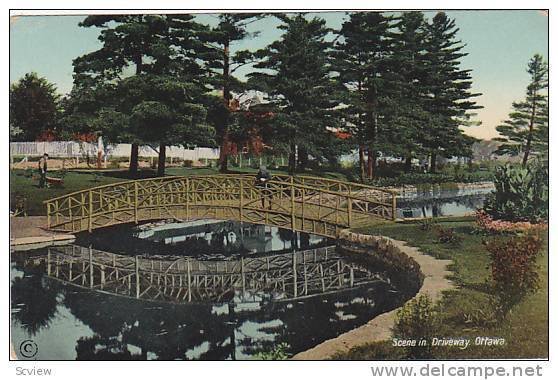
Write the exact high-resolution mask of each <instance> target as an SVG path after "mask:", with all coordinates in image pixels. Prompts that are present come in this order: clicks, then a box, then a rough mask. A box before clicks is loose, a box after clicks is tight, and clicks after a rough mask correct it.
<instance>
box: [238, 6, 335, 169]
mask: <svg viewBox="0 0 558 380" xmlns="http://www.w3.org/2000/svg"><path fill="white" fill-rule="evenodd" d="M276 16H277V17H278V18H279V19H280V20H281V21H282V23H283V24H282V25H280V26H279V28H280V29H282V30H284V34H283V35H282V36H281V38H280V39H279V40H278V41H275V42H273V43H271V44H270V45H269V46H268V47H267V48H265V49H263V50H261V51H260V52H258V57H260V58H262V61H261V62H259V63H257V64H256V65H255V66H254V67H255V68H257V69H265V71H264V72H256V73H251V74H250V80H249V84H252V85H254V86H255V87H256V88H258V89H260V90H262V91H264V92H265V93H267V95H268V97H269V100H270V102H271V103H272V104H273V105H274V106H275V109H276V116H275V118H274V131H275V135H276V140H281V141H284V142H285V143H286V145H287V149H288V152H289V172H290V173H294V171H295V170H296V169H297V163H300V162H302V163H303V162H304V160H299V159H298V153H299V151H300V153H301V156H302V155H307V154H309V153H310V154H313V155H314V156H322V155H323V148H324V147H325V144H327V143H328V142H331V141H330V140H329V139H328V138H327V136H328V131H327V129H326V128H327V127H328V126H330V127H332V126H335V125H336V124H335V117H334V116H335V111H334V110H333V108H334V107H335V106H336V105H337V104H338V102H336V101H335V100H334V99H335V92H336V87H335V81H334V80H333V79H332V75H331V64H330V57H329V54H330V51H331V48H332V44H331V43H330V42H326V40H325V37H326V35H327V34H328V33H329V29H328V28H326V27H325V21H324V20H323V19H320V18H313V19H312V20H307V19H306V18H305V17H304V15H303V14H296V15H290V16H289V15H276Z"/></svg>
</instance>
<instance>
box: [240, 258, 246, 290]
mask: <svg viewBox="0 0 558 380" xmlns="http://www.w3.org/2000/svg"><path fill="white" fill-rule="evenodd" d="M240 278H241V281H242V295H243V296H244V294H245V293H246V278H245V277H244V258H243V257H242V256H241V257H240Z"/></svg>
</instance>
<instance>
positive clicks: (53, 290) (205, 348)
mask: <svg viewBox="0 0 558 380" xmlns="http://www.w3.org/2000/svg"><path fill="white" fill-rule="evenodd" d="M47 265H48V264H46V265H45V263H44V260H43V259H40V262H39V260H38V259H37V256H36V253H35V255H33V256H31V257H29V256H28V257H27V258H26V259H21V260H18V261H17V262H14V263H13V264H12V293H13V294H14V298H13V303H12V309H13V310H16V309H17V308H18V307H22V305H23V306H24V307H25V305H29V304H31V303H33V302H35V301H36V300H37V298H38V297H49V300H50V301H49V302H42V303H39V304H38V305H36V307H35V308H34V310H33V311H32V312H33V313H34V319H35V320H39V321H46V322H43V323H41V326H42V327H41V328H39V329H36V328H35V329H27V328H26V327H25V326H27V325H28V323H29V321H28V320H26V319H25V317H24V314H23V313H14V314H13V317H14V318H13V322H12V332H13V333H12V339H13V341H14V345H17V344H18V342H21V341H23V340H24V339H28V338H30V337H31V338H32V339H33V340H34V341H36V342H38V344H39V346H40V347H43V349H40V350H39V356H38V357H37V359H83V360H90V359H167V360H170V359H246V358H250V357H251V356H253V355H254V354H255V353H257V352H259V351H261V350H268V349H270V348H271V347H273V346H274V345H275V344H278V343H281V342H286V343H288V344H289V345H290V347H291V352H293V353H295V352H299V351H302V350H304V349H307V348H310V347H312V346H314V345H315V344H317V343H319V342H321V341H323V340H325V339H329V338H332V337H334V336H337V335H338V334H339V333H342V332H344V331H347V330H350V329H352V328H354V327H356V326H359V325H361V324H363V323H365V322H366V321H368V320H369V319H371V318H372V317H373V316H375V315H377V314H379V313H381V312H383V311H386V310H390V309H392V308H394V307H396V306H397V305H398V304H400V303H401V302H402V297H403V296H402V294H401V293H400V292H398V291H396V290H395V289H393V288H392V287H391V286H390V285H389V284H388V283H387V282H384V281H373V282H370V283H368V284H366V285H364V284H362V283H361V285H363V286H354V287H345V288H342V289H340V288H338V287H337V286H336V285H335V286H333V289H334V291H330V292H327V291H326V292H325V293H322V294H320V295H319V296H313V297H306V298H305V297H302V296H301V297H300V298H298V299H290V300H289V299H284V300H282V301H278V302H270V301H266V300H265V299H250V297H239V296H238V297H237V296H235V297H233V298H231V299H229V300H228V301H226V302H200V303H196V302H193V303H187V302H186V303H168V302H159V301H149V302H147V301H145V300H143V299H135V298H131V297H122V296H120V295H119V296H115V295H111V294H109V293H106V292H105V291H104V290H100V289H88V288H87V285H86V286H75V285H69V284H68V283H67V282H66V281H62V280H60V279H58V278H54V277H49V276H48V275H47V274H46V271H47V270H48V268H47V267H46V266H47ZM38 267H42V268H43V269H44V271H45V272H42V273H41V271H38V270H35V269H36V268H38ZM51 269H53V270H54V267H53V268H51ZM357 277H358V276H357ZM22 278H27V281H32V283H33V284H42V286H39V287H38V288H34V291H33V292H30V291H29V292H21V293H20V294H18V295H17V296H16V294H15V293H17V292H18V289H17V288H14V287H13V285H14V284H16V283H17V282H18V279H20V280H19V281H21V279H22ZM358 278H360V279H362V278H361V277H358ZM359 281H360V280H359ZM355 282H356V280H355ZM320 283H321V280H320ZM328 285H329V284H327V283H326V286H328ZM320 288H321V284H320ZM299 289H300V290H301V292H302V291H303V289H302V287H300V288H299ZM49 292H50V293H49ZM16 300H17V301H16ZM16 302H17V303H16ZM53 304H54V307H53ZM18 305H19V306H18ZM45 348H48V349H45Z"/></svg>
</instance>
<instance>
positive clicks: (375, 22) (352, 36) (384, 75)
mask: <svg viewBox="0 0 558 380" xmlns="http://www.w3.org/2000/svg"><path fill="white" fill-rule="evenodd" d="M392 20H393V18H392V17H388V16H385V15H383V14H382V13H379V12H357V13H351V14H350V17H349V20H348V21H346V22H345V23H343V25H342V27H341V30H340V31H339V35H340V37H341V39H340V42H339V43H337V45H336V51H335V54H334V55H335V60H334V68H335V70H336V71H338V72H339V79H340V81H341V82H342V83H343V85H344V86H345V88H346V89H347V95H348V96H347V97H346V99H344V102H346V103H347V104H348V107H347V108H346V109H345V110H344V112H345V113H346V122H348V124H349V125H352V126H353V127H352V128H350V132H351V135H352V137H353V139H354V141H356V142H358V149H359V167H360V176H361V180H364V178H365V177H368V178H372V176H373V172H374V166H375V161H376V155H377V152H378V150H379V145H380V143H381V142H382V141H385V136H384V134H383V133H382V132H384V133H385V129H386V127H387V125H385V124H384V121H385V120H386V118H387V116H388V115H389V114H390V113H391V112H392V110H391V109H390V106H391V105H392V103H391V102H390V95H392V91H391V90H392V88H390V87H391V86H390V76H389V73H388V72H389V68H390V55H391V52H392V44H393V41H392V38H391V31H390V29H391V27H392ZM365 151H367V152H368V165H365V160H364V153H365ZM365 167H366V170H365Z"/></svg>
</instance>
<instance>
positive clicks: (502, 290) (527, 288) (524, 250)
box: [485, 230, 543, 317]
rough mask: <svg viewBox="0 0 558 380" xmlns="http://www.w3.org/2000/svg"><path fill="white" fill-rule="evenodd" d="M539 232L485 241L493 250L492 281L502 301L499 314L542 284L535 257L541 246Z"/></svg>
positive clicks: (504, 313)
mask: <svg viewBox="0 0 558 380" xmlns="http://www.w3.org/2000/svg"><path fill="white" fill-rule="evenodd" d="M542 244H543V243H542V239H541V237H540V235H539V234H538V233H537V232H534V231H532V230H531V231H529V232H527V233H526V234H524V235H522V236H516V237H513V238H510V239H506V240H502V239H499V240H498V239H494V240H492V241H490V242H488V243H485V245H486V249H487V250H488V252H489V253H490V259H491V263H490V268H491V275H492V281H493V285H494V289H495V290H496V294H497V296H498V298H499V301H500V305H499V306H500V316H502V317H503V316H505V315H506V314H507V313H508V312H509V311H510V310H511V309H512V307H513V306H514V305H516V304H517V303H518V302H519V301H521V300H522V299H523V297H525V296H526V295H527V294H530V293H534V292H536V291H537V289H538V287H539V275H538V273H537V265H536V260H537V256H538V254H539V253H540V251H541V248H542Z"/></svg>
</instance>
